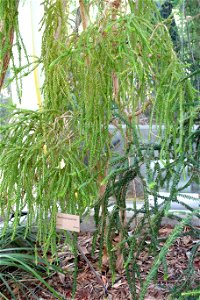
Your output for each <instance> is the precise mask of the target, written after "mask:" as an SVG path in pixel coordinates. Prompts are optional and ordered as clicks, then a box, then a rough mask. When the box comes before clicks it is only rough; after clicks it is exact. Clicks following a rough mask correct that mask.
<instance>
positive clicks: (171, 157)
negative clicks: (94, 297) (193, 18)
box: [0, 0, 200, 299]
mask: <svg viewBox="0 0 200 300" xmlns="http://www.w3.org/2000/svg"><path fill="white" fill-rule="evenodd" d="M17 4H18V2H16V1H12V0H7V1H3V2H2V3H1V7H0V12H1V14H0V15H1V19H2V24H3V25H2V28H3V30H2V32H1V45H2V47H1V78H2V80H3V79H4V74H5V71H6V69H7V67H8V61H9V59H10V58H12V60H13V73H14V77H15V79H16V80H17V82H19V85H18V87H20V82H21V81H20V80H21V77H23V76H25V75H27V74H28V73H29V72H31V71H32V69H33V68H35V67H36V66H37V64H38V63H40V64H42V66H43V72H44V78H45V80H44V85H43V88H42V92H43V97H44V102H43V103H41V104H40V106H39V108H38V110H37V111H28V110H23V109H16V108H13V109H12V108H10V122H9V123H7V125H5V126H2V128H1V137H2V138H1V143H0V174H1V175H0V178H1V185H0V199H1V201H0V212H1V215H2V216H3V218H4V229H3V231H2V235H5V234H6V232H7V230H8V224H9V220H10V215H11V214H12V213H13V212H14V221H13V233H12V238H14V236H15V235H16V233H17V226H18V224H19V220H20V217H21V214H22V211H23V210H24V209H25V208H26V209H27V211H28V215H27V222H26V231H25V233H24V235H25V236H28V234H29V232H30V230H31V228H32V225H33V224H34V223H37V226H38V230H37V243H38V244H39V245H40V246H41V247H42V249H43V254H44V256H46V255H47V253H48V251H51V252H52V254H53V255H54V254H56V252H57V242H58V240H57V234H56V215H57V212H58V211H61V212H63V213H71V214H78V215H80V216H81V217H84V216H85V215H86V214H87V213H88V212H89V211H90V209H91V208H94V211H95V216H94V217H95V222H96V227H97V230H96V232H95V234H94V240H93V251H94V250H95V247H96V242H97V241H99V243H100V246H99V251H100V252H99V265H100V266H101V265H102V263H103V257H105V256H106V257H107V258H108V264H109V268H110V271H111V273H112V281H113V283H114V282H115V268H116V263H117V261H116V259H115V258H116V253H117V256H118V258H119V260H118V263H119V261H120V264H121V265H120V267H121V268H124V269H125V272H126V278H127V281H128V284H129V288H130V292H131V295H132V298H133V299H144V298H145V294H146V292H147V289H148V286H149V285H150V283H151V282H152V280H156V276H157V271H158V268H159V266H160V265H163V268H164V272H165V276H166V278H167V276H168V275H167V265H166V255H167V253H168V250H169V248H170V246H172V244H173V243H174V241H175V240H176V238H177V237H178V236H181V235H182V234H183V233H182V232H183V229H184V228H185V226H188V227H189V228H190V234H191V235H192V236H193V238H195V239H197V238H199V228H196V227H194V226H193V225H192V223H191V221H192V219H193V218H194V217H195V218H197V219H199V213H200V211H199V208H198V205H197V206H196V209H193V208H192V207H191V206H190V205H185V206H186V208H187V210H188V211H189V213H188V214H187V215H186V216H184V217H180V216H179V217H178V216H176V215H175V214H172V213H171V212H170V206H171V203H172V202H178V201H179V200H178V196H179V194H180V192H181V191H182V190H183V189H184V188H185V187H186V186H188V185H190V183H191V182H192V181H193V180H194V179H195V180H198V179H199V165H200V161H199V127H198V122H199V99H198V93H197V91H196V90H195V88H194V87H193V85H192V83H191V80H190V78H189V76H188V74H186V72H185V66H184V64H183V63H182V62H181V61H180V59H179V58H178V56H177V53H176V52H175V51H174V48H173V43H172V39H171V36H170V32H169V28H168V23H167V21H166V20H163V19H162V17H161V15H160V13H159V11H158V10H157V7H156V5H155V3H154V1H152V0H148V1H142V0H140V1H81V0H80V1H79V7H78V9H75V8H76V7H75V6H74V4H73V1H68V2H67V1H61V0H56V1H53V0H45V1H44V2H43V7H44V17H43V19H42V22H41V25H42V28H43V30H44V31H43V38H42V50H41V57H39V58H38V59H36V60H35V62H34V64H30V63H29V59H28V56H27V54H26V50H25V47H24V45H23V41H22V39H21V36H20V33H19V29H18V22H17V19H13V14H11V12H12V13H13V12H14V16H15V18H17V17H16V16H17V9H18V5H17ZM3 11H4V12H7V14H3ZM13 20H15V22H14V23H13ZM167 20H168V19H167ZM11 21H12V22H11ZM73 21H74V22H73ZM10 32H11V33H12V35H13V34H14V32H15V34H16V37H17V40H16V45H17V47H18V50H19V53H20V55H22V50H23V51H24V55H26V57H27V66H21V64H20V62H19V65H17V62H16V61H15V59H14V57H13V54H12V46H13V38H10V39H9V38H8V37H9V36H10ZM14 46H15V45H14ZM20 55H19V58H20ZM19 61H20V60H19ZM19 90H20V88H19ZM19 96H20V93H19ZM144 113H146V114H147V116H148V122H149V142H148V143H145V142H144V141H143V140H142V136H141V132H140V127H139V117H140V115H142V114H144ZM152 125H156V136H155V137H154V136H153V134H152ZM194 125H197V130H196V129H195V130H194V128H196V127H194ZM110 126H112V128H114V131H111V130H110ZM116 131H119V132H120V133H121V135H122V136H123V138H124V150H123V153H120V154H116V153H115V151H114V150H113V138H114V135H115V132H116ZM152 162H154V166H153V167H152V164H151V163H152ZM160 162H161V163H162V164H161V163H160ZM185 172H187V174H188V176H189V177H187V178H188V179H187V180H185V183H184V186H180V184H179V183H180V179H181V177H182V176H183V175H184V173H185ZM136 177H137V178H140V181H141V182H142V186H143V192H144V205H143V207H142V208H141V209H138V208H137V206H136V205H134V204H133V209H130V208H127V206H126V196H127V189H128V187H129V186H130V184H132V182H133V180H134V179H135V178H136ZM166 183H168V189H169V197H161V196H160V195H159V191H160V188H162V187H163V185H164V184H166ZM149 195H153V196H154V205H153V206H150V204H149ZM111 197H112V198H114V199H115V203H114V206H112V209H109V207H110V202H109V200H110V198H111ZM158 198H162V200H163V202H162V203H159V202H158ZM191 200H195V199H193V198H192V197H191ZM196 201H197V202H198V201H199V200H198V199H197V200H196ZM179 202H180V201H179ZM128 211H129V212H130V211H132V217H131V219H130V220H128V219H127V217H126V214H127V212H128ZM139 214H140V218H139V217H138V215H139ZM141 214H142V217H141ZM166 216H167V217H170V218H172V219H178V221H179V223H178V225H177V226H176V227H175V228H174V230H173V232H172V233H171V235H170V236H169V237H168V239H167V240H166V242H165V243H164V245H163V246H162V247H161V248H160V251H159V253H157V247H158V246H159V239H158V238H159V236H158V231H159V228H160V225H161V221H162V218H163V217H166ZM132 223H135V225H136V226H135V229H134V231H133V232H132V234H131V235H129V231H130V226H131V224H132ZM62 234H64V233H62ZM116 234H118V235H119V241H118V244H117V246H116V245H115V246H114V245H113V243H112V240H113V238H114V236H115V235H116ZM65 235H66V241H68V242H69V241H70V242H71V241H72V242H73V247H72V251H73V253H74V255H75V257H77V253H78V249H77V243H76V242H77V236H76V234H73V235H72V237H70V236H68V234H67V233H65ZM146 240H149V243H148V247H147V248H148V253H149V254H151V253H153V254H154V257H155V260H154V263H153V265H152V268H151V270H150V271H149V274H148V276H147V277H146V278H145V280H144V279H143V278H140V268H139V265H138V263H137V258H138V257H139V256H140V253H141V252H142V251H143V250H144V246H145V247H146V244H145V241H146ZM197 249H198V244H197V245H196V244H195V245H194V247H193V249H192V253H193V254H192V255H191V260H189V261H188V268H187V270H188V277H187V281H185V283H184V284H182V285H181V287H180V286H179V288H178V287H177V288H176V287H175V286H174V290H173V291H172V294H173V295H175V297H176V296H177V295H178V296H179V295H181V293H182V291H183V290H184V289H190V286H189V284H188V282H189V280H190V279H189V278H190V277H191V276H192V275H193V274H194V273H195V272H196V271H195V269H194V267H193V260H194V259H195V257H196V252H197ZM75 261H76V262H77V263H78V260H75ZM77 263H76V267H75V270H74V282H75V283H76V276H77V274H78V272H77V271H78V270H77V267H78V264H77ZM118 267H119V266H118ZM137 280H139V282H140V287H141V288H140V293H139V295H138V294H137V292H136V281H137ZM177 282H178V281H177ZM186 284H187V286H186ZM75 285H76V284H74V295H75V287H76V286H75ZM191 288H193V285H192V282H191Z"/></svg>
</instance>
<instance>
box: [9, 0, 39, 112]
mask: <svg viewBox="0 0 200 300" xmlns="http://www.w3.org/2000/svg"><path fill="white" fill-rule="evenodd" d="M41 2H42V1H41V0H26V1H20V5H19V27H20V32H21V35H22V38H23V41H24V44H25V46H26V49H27V53H28V55H29V56H30V61H33V60H34V58H33V57H32V56H38V57H39V56H40V48H41V38H42V32H39V28H40V24H39V23H40V21H41V19H42V15H43V7H42V5H41ZM14 56H15V59H16V61H17V56H18V55H17V50H16V49H14ZM26 64H27V61H26V59H25V57H24V53H23V57H22V65H26ZM41 75H42V74H41V66H40V67H39V68H38V69H36V70H35V71H34V72H32V73H31V74H30V75H28V76H26V77H24V78H23V80H22V82H23V89H22V99H21V104H20V103H19V97H18V95H17V92H16V84H15V82H13V83H12V86H11V87H12V100H13V103H14V104H16V105H17V107H20V108H26V109H32V110H36V109H38V104H37V103H38V101H40V97H41V93H40V87H41V86H42V76H41Z"/></svg>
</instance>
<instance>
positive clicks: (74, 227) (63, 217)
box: [56, 213, 80, 232]
mask: <svg viewBox="0 0 200 300" xmlns="http://www.w3.org/2000/svg"><path fill="white" fill-rule="evenodd" d="M56 228H57V229H64V230H69V231H76V232H80V216H76V215H69V214H63V213H58V214H57V218H56Z"/></svg>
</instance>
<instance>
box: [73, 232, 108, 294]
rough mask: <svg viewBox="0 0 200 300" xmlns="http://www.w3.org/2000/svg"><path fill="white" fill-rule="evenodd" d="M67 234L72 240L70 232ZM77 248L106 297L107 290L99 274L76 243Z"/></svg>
mask: <svg viewBox="0 0 200 300" xmlns="http://www.w3.org/2000/svg"><path fill="white" fill-rule="evenodd" d="M68 233H69V236H70V237H71V239H73V236H72V234H71V232H68ZM77 248H78V251H79V252H80V254H81V255H82V257H83V259H84V260H85V261H86V263H87V264H88V266H89V267H90V269H91V271H92V272H93V274H94V275H95V277H96V279H97V280H98V282H99V284H101V285H102V286H103V289H104V292H105V294H106V295H107V294H108V290H107V288H106V286H105V285H104V283H103V280H102V279H101V277H100V276H99V274H98V273H97V272H96V271H95V269H94V267H93V265H92V264H91V262H90V261H89V259H88V258H87V257H86V256H85V254H84V253H83V250H82V248H81V247H80V246H79V244H78V243H77Z"/></svg>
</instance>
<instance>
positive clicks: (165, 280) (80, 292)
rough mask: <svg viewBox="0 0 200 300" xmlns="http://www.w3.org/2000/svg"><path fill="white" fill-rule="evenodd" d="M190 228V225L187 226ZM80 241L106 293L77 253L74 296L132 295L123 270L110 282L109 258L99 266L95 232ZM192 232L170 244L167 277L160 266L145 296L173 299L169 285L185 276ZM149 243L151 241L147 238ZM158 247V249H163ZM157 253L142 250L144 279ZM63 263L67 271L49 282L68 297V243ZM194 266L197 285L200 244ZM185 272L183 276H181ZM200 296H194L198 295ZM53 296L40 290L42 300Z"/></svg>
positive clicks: (98, 299)
mask: <svg viewBox="0 0 200 300" xmlns="http://www.w3.org/2000/svg"><path fill="white" fill-rule="evenodd" d="M172 229H173V228H172V227H171V226H170V225H167V226H163V227H162V228H161V229H160V231H159V235H160V238H161V240H165V238H166V237H167V236H168V235H169V234H170V233H171V231H172ZM185 230H188V228H185ZM78 240H79V245H80V246H81V248H82V251H83V253H84V254H85V255H86V256H87V258H88V259H89V261H90V262H91V264H92V266H93V267H94V269H95V270H96V272H97V273H98V274H99V276H100V277H101V279H102V281H103V283H104V285H105V286H106V288H107V292H108V293H107V295H105V291H104V289H103V287H102V285H101V284H100V283H99V282H98V280H97V278H96V277H95V275H94V273H93V272H92V271H91V270H90V267H89V266H88V264H87V263H86V262H85V260H84V259H83V257H82V256H81V255H79V257H78V278H77V292H76V295H75V300H106V299H107V300H125V299H126V300H129V299H132V298H131V295H130V291H129V287H128V284H127V280H126V276H125V272H124V270H116V278H115V282H114V284H113V285H112V284H111V281H112V280H111V274H110V272H109V269H108V266H106V265H105V262H106V260H105V259H104V266H103V269H102V270H100V269H99V268H98V253H99V250H98V247H97V249H96V251H95V254H94V256H91V250H92V233H82V234H80V236H79V238H78ZM197 242H198V241H197V240H194V239H193V238H192V237H191V236H188V235H186V236H183V237H181V238H177V239H176V241H175V242H174V244H173V246H171V247H170V249H169V251H168V254H167V256H166V263H167V277H166V274H165V272H164V270H163V267H162V266H161V267H160V268H159V270H158V274H157V280H156V283H154V282H151V284H150V286H149V288H148V292H147V295H146V297H145V299H146V300H153V299H157V300H162V299H163V300H164V299H172V298H171V297H170V289H171V288H173V286H174V285H175V284H176V285H177V284H178V285H179V284H180V285H181V284H182V283H183V282H184V280H186V277H185V274H184V271H185V270H186V269H187V264H188V260H189V257H190V255H191V249H192V247H193V246H194V245H195V244H196V243H197ZM147 243H148V241H147ZM163 244H164V241H161V242H160V247H162V246H163ZM160 247H159V248H158V252H159V250H160ZM153 259H154V257H153V256H152V255H149V254H148V252H147V251H146V250H144V251H143V252H141V255H140V257H139V260H138V265H139V266H140V275H141V278H142V279H143V280H145V278H146V276H147V274H148V272H149V270H150V268H151V266H152V262H153ZM59 261H60V266H61V267H62V269H63V270H64V274H54V275H53V276H52V277H51V278H50V279H49V280H48V282H49V283H50V284H51V286H53V287H54V288H55V290H57V291H58V292H59V293H60V294H61V295H63V296H64V297H65V298H66V299H72V284H73V275H72V273H73V270H74V257H73V255H72V254H71V252H70V250H69V248H68V247H67V246H63V247H62V249H61V250H60V252H59ZM193 263H194V268H195V270H196V272H195V274H194V275H193V276H192V278H191V279H190V282H191V280H192V282H193V287H194V288H197V287H198V286H199V283H200V248H199V255H197V256H196V258H195V260H194V262H193ZM181 275H182V278H181V279H179V278H180V276H181ZM136 291H137V298H138V299H139V294H140V285H139V282H138V284H137V286H136ZM198 297H199V296H197V297H196V298H195V297H193V298H191V299H199V298H198ZM43 299H44V300H46V299H48V300H54V299H55V298H52V297H50V296H49V294H48V293H47V292H45V291H41V292H40V300H43Z"/></svg>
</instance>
